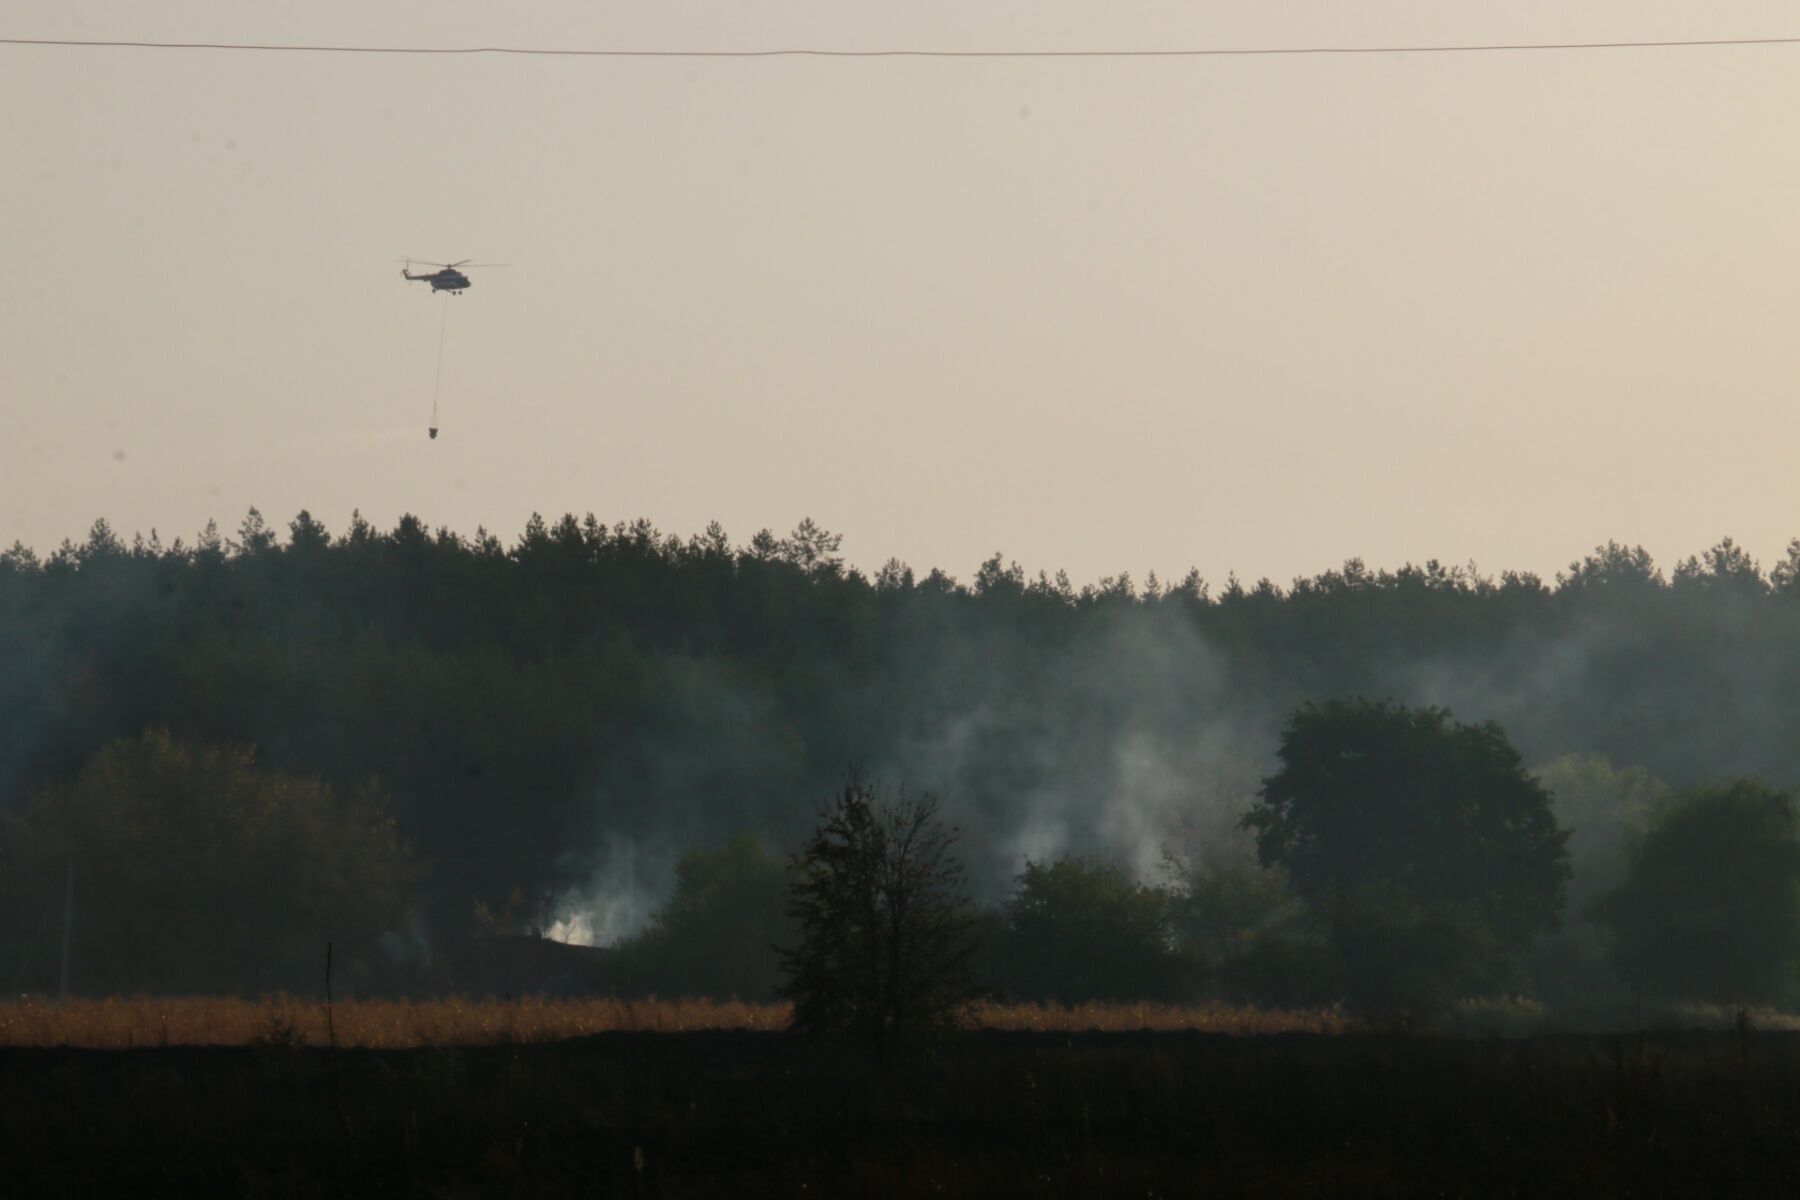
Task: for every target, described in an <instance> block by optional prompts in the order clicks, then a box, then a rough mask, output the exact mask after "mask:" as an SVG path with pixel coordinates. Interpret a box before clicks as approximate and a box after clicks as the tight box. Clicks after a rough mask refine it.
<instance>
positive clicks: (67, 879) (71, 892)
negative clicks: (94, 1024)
mask: <svg viewBox="0 0 1800 1200" xmlns="http://www.w3.org/2000/svg"><path fill="white" fill-rule="evenodd" d="M74 924H75V856H74V855H73V854H71V855H69V869H68V873H67V874H66V875H64V876H63V934H62V972H61V974H60V976H59V977H58V979H57V983H56V1002H57V1003H58V1004H67V1003H68V1002H69V931H70V929H71V928H72V927H73V926H74Z"/></svg>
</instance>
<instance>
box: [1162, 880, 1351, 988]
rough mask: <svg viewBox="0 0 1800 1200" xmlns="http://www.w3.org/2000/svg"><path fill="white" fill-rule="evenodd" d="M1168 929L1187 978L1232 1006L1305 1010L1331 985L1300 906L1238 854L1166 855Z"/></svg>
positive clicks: (1285, 887) (1283, 885) (1288, 890)
mask: <svg viewBox="0 0 1800 1200" xmlns="http://www.w3.org/2000/svg"><path fill="white" fill-rule="evenodd" d="M1169 867H1170V870H1171V872H1172V873H1173V875H1174V877H1175V886H1174V888H1173V890H1172V892H1171V895H1170V901H1169V916H1170V927H1171V929H1172V930H1173V931H1174V933H1175V938H1176V944H1177V946H1178V947H1179V948H1180V952H1181V955H1182V957H1183V958H1184V959H1185V960H1186V961H1187V963H1188V964H1189V965H1188V970H1189V972H1190V973H1191V974H1192V975H1194V976H1196V977H1197V978H1199V979H1200V980H1201V981H1202V984H1203V986H1204V987H1205V988H1206V989H1207V991H1208V992H1210V993H1211V994H1214V995H1217V996H1219V997H1221V998H1224V999H1229V1000H1234V1001H1238V1002H1246V1001H1261V1002H1264V1003H1275V1004H1309V1003H1314V1002H1318V1001H1321V1000H1326V999H1329V998H1330V991H1331V986H1332V982H1333V981H1332V980H1331V979H1330V977H1329V972H1328V970H1327V967H1326V964H1325V963H1324V962H1323V961H1322V960H1323V954H1322V951H1323V946H1322V943H1321V941H1320V938H1319V934H1318V930H1317V928H1316V926H1315V924H1314V922H1313V920H1312V916H1311V913H1310V912H1308V910H1307V908H1306V905H1305V904H1304V903H1303V902H1302V901H1301V900H1300V898H1299V897H1298V896H1297V895H1295V894H1294V889H1293V887H1292V885H1290V884H1289V883H1288V881H1287V877H1286V874H1285V873H1284V872H1283V871H1281V870H1280V868H1277V867H1265V866H1263V865H1262V864H1261V863H1260V862H1258V861H1257V860H1256V857H1255V852H1254V849H1252V850H1251V852H1250V853H1249V854H1248V855H1247V856H1246V855H1240V854H1237V853H1231V852H1229V851H1227V852H1226V853H1222V854H1221V853H1211V854H1204V855H1199V856H1195V857H1193V858H1187V859H1183V858H1179V857H1173V856H1172V857H1171V859H1170V862H1169Z"/></svg>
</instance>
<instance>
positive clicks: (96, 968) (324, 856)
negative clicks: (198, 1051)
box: [0, 730, 415, 993]
mask: <svg viewBox="0 0 1800 1200" xmlns="http://www.w3.org/2000/svg"><path fill="white" fill-rule="evenodd" d="M0 853H3V854H4V861H3V862H0V879H3V880H4V881H5V891H6V893H7V895H6V902H7V904H6V906H7V910H8V911H9V912H10V913H12V914H14V915H15V916H17V917H22V918H23V919H24V920H25V921H26V922H27V923H30V924H35V925H37V926H38V927H39V928H40V929H41V928H42V927H43V926H44V925H46V924H54V923H55V922H57V921H59V920H60V913H61V909H62V905H63V900H64V886H65V882H66V879H67V873H68V872H70V871H71V869H72V873H73V878H74V895H75V908H74V912H75V920H74V938H73V942H74V953H73V955H72V958H73V963H74V968H73V972H72V983H73V985H74V986H75V987H77V988H78V989H79V990H81V991H84V992H88V993H106V992H113V991H121V990H146V991H153V992H163V993H181V992H201V991H231V990H236V989H241V988H244V987H246V986H259V987H261V988H263V989H274V988H301V987H305V988H312V987H315V986H317V983H318V980H319V975H320V972H321V970H322V969H323V966H324V959H325V945H326V943H327V942H333V943H335V945H336V947H337V952H338V954H339V955H340V956H341V957H342V958H344V959H353V958H354V957H355V956H356V955H357V954H358V952H361V953H363V954H365V955H366V954H368V953H369V952H371V951H373V949H374V946H375V942H376V939H377V938H379V936H380V935H381V934H383V933H384V932H387V931H389V930H391V929H394V928H396V927H397V926H398V925H399V924H400V922H401V920H402V918H403V917H404V915H405V910H406V905H407V890H408V887H409V885H410V884H411V882H412V880H413V879H414V876H415V871H414V868H413V866H412V863H411V860H410V858H409V855H408V853H407V851H406V849H405V847H404V846H403V845H402V844H401V843H400V841H399V839H398V837H397V836H396V834H395V830H394V823H393V821H392V820H391V819H390V818H389V817H388V816H387V814H386V812H385V799H384V797H383V795H382V793H381V792H380V790H379V789H378V788H376V787H374V786H373V785H368V786H365V787H363V788H360V789H358V790H357V791H356V792H354V793H353V794H351V795H349V796H340V795H338V794H337V793H336V792H335V791H334V790H333V789H332V788H331V787H329V786H327V785H325V784H323V783H321V782H320V781H319V780H317V779H308V778H304V777H300V776H294V775H286V774H281V773H278V772H271V771H265V770H263V769H261V768H259V767H258V766H257V764H256V761H255V758H254V756H253V754H252V752H251V751H250V750H249V749H248V748H246V747H241V746H192V745H188V744H185V743H181V742H177V741H175V740H174V739H173V738H171V737H170V736H169V735H168V734H167V733H166V732H163V731H161V730H151V731H149V732H147V733H145V734H143V735H142V736H140V737H135V738H126V739H121V740H119V741H115V742H113V743H111V744H110V745H108V746H107V747H106V748H104V749H103V750H101V752H100V753H99V754H97V755H96V756H95V757H94V759H93V760H92V761H91V762H90V763H88V765H87V766H86V767H84V768H83V769H82V770H81V772H80V773H79V774H77V775H76V776H75V777H74V778H73V779H71V780H69V781H68V782H66V783H62V784H58V785H54V786H50V787H46V788H44V789H42V790H40V791H39V792H38V793H37V794H36V795H35V796H34V797H33V799H32V801H31V803H30V805H29V806H28V807H27V808H26V809H24V810H23V811H20V812H17V813H14V814H13V815H12V816H11V817H9V818H8V819H7V820H6V822H5V828H4V830H3V831H0ZM40 974H41V973H40Z"/></svg>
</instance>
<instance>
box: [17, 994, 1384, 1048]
mask: <svg viewBox="0 0 1800 1200" xmlns="http://www.w3.org/2000/svg"><path fill="white" fill-rule="evenodd" d="M787 1020H788V1007H787V1005H785V1004H746V1003H742V1002H740V1001H736V1000H706V999H682V1000H657V999H649V1000H635V1001H634V1000H615V999H584V1000H549V999H536V998H529V997H528V998H525V999H521V1000H506V1001H501V1000H491V999H488V1000H472V999H462V998H454V997H453V998H449V999H442V1000H425V1001H408V1000H353V1001H344V1002H340V1003H337V1004H334V1005H333V1006H332V1008H331V1013H330V1018H329V1022H328V1021H327V1016H326V1009H325V1005H324V1004H322V1003H319V1002H317V1001H313V1000H303V999H299V998H295V997H292V996H268V997H263V998H262V999H258V1000H251V999H242V998H237V997H229V996H177V997H155V996H140V997H116V998H113V999H107V1000H71V1001H68V1002H67V1003H66V1004H58V1003H56V1002H55V1001H51V1000H44V999H33V998H27V999H22V1000H17V1001H11V1002H7V1003H0V1046H16V1047H26V1046H36V1047H49V1046H75V1047H83V1048H87V1049H94V1050H122V1049H132V1048H136V1047H141V1046H249V1045H294V1046H303V1045H304V1046H326V1045H330V1044H332V1042H333V1040H335V1042H336V1044H337V1045H339V1046H343V1047H362V1048H369V1049H381V1050H406V1049H415V1048H424V1047H431V1046H488V1045H507V1044H520V1043H538V1042H554V1041H561V1040H564V1039H567V1038H575V1037H585V1036H588V1035H590V1034H596V1033H689V1032H696V1031H702V1030H734V1031H744V1030H776V1029H781V1028H783V1027H785V1026H786V1024H787ZM969 1024H970V1025H971V1026H973V1027H974V1028H977V1029H990V1030H1002V1031H1006V1032H1021V1033H1022V1032H1030V1033H1085V1032H1088V1031H1094V1030H1097V1031H1102V1032H1109V1033H1123V1032H1133V1031H1139V1030H1149V1031H1153V1032H1159V1033H1171V1032H1177V1031H1192V1032H1200V1033H1225V1034H1237V1035H1246V1036H1248V1035H1256V1034H1268V1033H1339V1032H1343V1031H1344V1030H1345V1029H1346V1028H1348V1022H1347V1020H1346V1018H1345V1017H1343V1016H1342V1015H1341V1014H1339V1013H1336V1012H1333V1011H1330V1010H1310V1011H1308V1010H1299V1011H1290V1012H1283V1011H1263V1010H1259V1009H1252V1008H1233V1007H1230V1006H1226V1005H1201V1006H1181V1005H1168V1004H1084V1005H1078V1006H1075V1007H1072V1008H1062V1007H1057V1006H1054V1005H1052V1006H1045V1005H1039V1004H984V1005H978V1006H977V1007H975V1008H974V1009H973V1010H971V1012H970V1014H969Z"/></svg>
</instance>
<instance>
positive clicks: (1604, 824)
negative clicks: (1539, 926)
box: [1531, 754, 1670, 1005]
mask: <svg viewBox="0 0 1800 1200" xmlns="http://www.w3.org/2000/svg"><path fill="white" fill-rule="evenodd" d="M1534 774H1535V775H1536V777H1537V780H1538V782H1539V783H1540V784H1542V785H1543V786H1544V788H1545V790H1547V791H1548V792H1549V793H1550V795H1551V805H1552V810H1553V811H1554V812H1555V814H1556V822H1557V824H1558V825H1560V826H1562V827H1563V828H1565V829H1567V830H1568V831H1569V841H1568V849H1569V869H1570V877H1569V889H1568V909H1567V914H1566V916H1565V919H1564V921H1563V923H1562V925H1561V927H1560V928H1558V929H1557V930H1555V931H1554V932H1552V933H1550V934H1549V935H1547V936H1545V937H1544V938H1542V939H1540V940H1539V941H1538V943H1537V945H1535V946H1534V947H1533V948H1532V951H1531V975H1532V978H1533V979H1534V980H1535V981H1536V983H1537V991H1538V994H1539V995H1540V996H1541V997H1542V998H1543V999H1544V1000H1546V1001H1548V1002H1550V1003H1553V1004H1564V1005H1567V1004H1573V1003H1580V1002H1584V1001H1587V1002H1592V1001H1598V1000H1602V999H1605V998H1606V997H1607V996H1608V994H1609V993H1614V992H1617V991H1618V990H1619V984H1618V980H1617V977H1616V976H1615V975H1614V974H1613V971H1612V967H1611V964H1610V963H1609V962H1608V960H1607V954H1606V945H1605V938H1604V931H1603V929H1602V928H1601V926H1600V925H1599V924H1598V923H1597V922H1596V921H1595V919H1594V917H1593V913H1592V909H1593V905H1594V902H1595V901H1596V900H1597V899H1598V898H1599V897H1600V896H1602V895H1603V894H1605V893H1607V892H1609V891H1611V890H1613V889H1614V888H1616V887H1618V886H1619V884H1620V883H1622V882H1623V881H1624V879H1625V871H1626V867H1627V865H1628V863H1629V857H1630V849H1631V846H1632V845H1633V844H1634V843H1635V842H1636V841H1637V840H1639V839H1641V838H1642V837H1643V835H1644V833H1645V831H1646V830H1647V829H1648V828H1649V825H1650V822H1651V820H1652V818H1653V816H1654V815H1655V814H1656V813H1657V812H1659V811H1660V810H1661V809H1662V808H1663V807H1664V806H1665V805H1666V804H1667V803H1668V797H1669V794H1670V792H1669V787H1668V785H1667V784H1665V783H1663V782H1662V781H1661V780H1660V779H1657V778H1656V777H1655V776H1654V775H1652V774H1650V772H1648V771H1646V770H1644V769H1643V768H1642V767H1619V766H1614V765H1613V763H1612V762H1611V761H1610V760H1608V759H1606V758H1604V757H1602V756H1600V755H1574V754H1571V755H1565V756H1563V757H1562V758H1559V759H1557V760H1556V761H1554V762H1552V763H1549V764H1547V765H1546V766H1543V767H1540V768H1539V769H1538V770H1537V771H1535V772H1534ZM1621 998H1622V997H1621Z"/></svg>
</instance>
